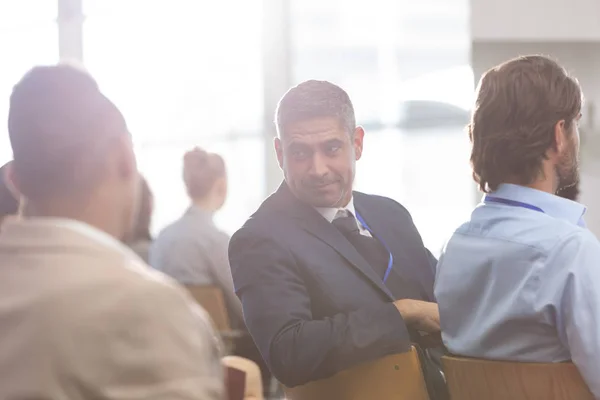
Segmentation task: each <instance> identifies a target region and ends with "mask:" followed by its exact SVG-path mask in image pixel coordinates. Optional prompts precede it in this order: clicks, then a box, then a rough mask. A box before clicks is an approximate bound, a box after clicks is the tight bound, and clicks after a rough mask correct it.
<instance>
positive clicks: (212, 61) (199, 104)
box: [83, 0, 262, 143]
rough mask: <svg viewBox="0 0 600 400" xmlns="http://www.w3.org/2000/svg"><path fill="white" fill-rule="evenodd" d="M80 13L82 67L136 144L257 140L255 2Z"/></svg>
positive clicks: (137, 5)
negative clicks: (113, 105) (238, 138)
mask: <svg viewBox="0 0 600 400" xmlns="http://www.w3.org/2000/svg"><path fill="white" fill-rule="evenodd" d="M231 9H236V10H237V11H236V12H235V13H231V12H230V10H231ZM84 10H85V12H86V23H85V28H84V29H85V34H84V46H83V47H84V60H85V64H86V66H87V68H88V69H89V70H90V72H91V73H92V74H93V75H94V76H95V77H96V79H97V80H98V82H99V84H100V85H101V87H102V89H103V90H104V91H105V92H106V94H107V95H108V96H109V97H111V99H113V100H114V101H115V102H116V103H117V104H118V106H119V107H120V108H121V109H122V111H123V112H124V113H125V115H126V116H127V120H128V123H129V125H130V128H131V130H132V133H133V135H134V138H135V139H136V141H138V142H140V143H150V142H152V143H167V142H172V141H189V140H190V139H191V140H196V139H198V138H201V137H204V138H209V137H222V136H224V135H234V136H239V135H247V134H253V133H255V132H256V130H257V129H258V127H259V126H260V123H261V117H262V114H261V113H262V100H261V99H262V86H261V69H260V67H261V58H260V57H261V52H260V35H261V30H260V17H261V9H260V8H259V7H257V3H256V2H250V1H244V0H223V1H218V2H204V1H197V0H169V1H166V0H161V1H156V0H153V1H148V0H120V1H114V0H110V1H105V0H87V1H84ZM96 13H97V14H96Z"/></svg>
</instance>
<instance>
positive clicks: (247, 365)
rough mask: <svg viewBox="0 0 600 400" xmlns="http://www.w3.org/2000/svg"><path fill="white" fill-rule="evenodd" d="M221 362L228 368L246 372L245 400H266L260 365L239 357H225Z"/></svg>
mask: <svg viewBox="0 0 600 400" xmlns="http://www.w3.org/2000/svg"><path fill="white" fill-rule="evenodd" d="M221 362H222V363H223V365H225V366H226V367H228V368H235V369H237V370H240V371H243V372H244V374H245V380H244V381H245V388H244V396H243V397H244V399H245V400H264V397H263V385H262V376H261V373H260V368H259V366H258V364H256V363H255V362H254V361H252V360H249V359H247V358H243V357H238V356H227V357H223V358H222V359H221Z"/></svg>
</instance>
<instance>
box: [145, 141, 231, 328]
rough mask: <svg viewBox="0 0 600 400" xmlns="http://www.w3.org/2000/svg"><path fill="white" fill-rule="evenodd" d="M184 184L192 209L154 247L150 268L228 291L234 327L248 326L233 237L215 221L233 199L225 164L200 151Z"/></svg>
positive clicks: (193, 154) (188, 156)
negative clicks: (235, 277)
mask: <svg viewBox="0 0 600 400" xmlns="http://www.w3.org/2000/svg"><path fill="white" fill-rule="evenodd" d="M183 181H184V183H185V187H186V190H187V193H188V196H189V197H190V202H191V205H190V207H189V208H188V209H187V211H186V212H185V213H184V214H183V216H182V217H181V218H179V219H178V220H177V221H175V222H173V223H172V224H171V225H169V226H167V227H166V228H164V229H163V230H162V231H161V232H160V233H159V235H158V236H157V238H156V240H155V241H154V243H153V245H152V247H151V248H150V255H149V261H150V265H151V266H152V267H154V268H156V269H157V270H159V271H161V272H164V273H165V274H167V275H169V276H171V277H173V278H174V279H175V280H177V281H178V282H180V283H182V284H184V285H215V286H218V287H220V288H222V289H223V294H224V296H225V300H226V303H227V308H228V311H229V315H230V318H231V320H232V321H231V323H232V326H234V327H236V328H237V327H240V326H243V322H242V308H241V304H240V301H239V300H238V299H237V297H236V296H235V294H234V292H233V281H232V278H231V272H230V270H229V262H228V259H227V248H228V245H229V236H228V235H227V234H225V233H224V232H222V231H220V230H219V229H218V228H217V226H216V225H215V223H214V221H213V215H214V214H215V212H217V211H218V210H219V209H221V207H223V204H225V200H226V198H227V173H226V171H225V161H223V158H222V157H221V156H219V155H218V154H214V153H208V152H206V151H204V150H202V149H200V148H198V147H196V148H194V149H192V150H190V151H188V152H186V153H185V155H184V156H183Z"/></svg>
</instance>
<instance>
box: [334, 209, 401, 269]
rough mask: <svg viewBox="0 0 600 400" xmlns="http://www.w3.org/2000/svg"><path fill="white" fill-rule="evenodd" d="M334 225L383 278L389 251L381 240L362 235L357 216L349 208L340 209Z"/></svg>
mask: <svg viewBox="0 0 600 400" xmlns="http://www.w3.org/2000/svg"><path fill="white" fill-rule="evenodd" d="M333 225H334V226H335V227H336V228H337V229H338V230H339V231H340V232H341V233H342V234H343V235H344V236H345V237H346V239H348V241H349V242H350V243H351V244H352V245H353V246H354V248H355V249H356V250H357V251H358V252H359V253H360V255H361V256H363V258H364V259H365V260H366V261H367V262H368V263H369V265H370V266H371V268H373V270H374V271H375V272H377V275H379V277H380V278H382V279H383V277H384V275H385V271H386V269H387V266H388V261H389V256H390V255H389V253H388V252H387V250H386V249H385V247H383V245H382V244H381V243H380V242H379V240H377V239H375V238H373V237H369V236H365V235H361V234H360V229H359V227H358V221H357V220H356V217H355V216H354V215H352V213H350V212H349V211H347V210H340V211H338V213H337V214H336V218H334V220H333Z"/></svg>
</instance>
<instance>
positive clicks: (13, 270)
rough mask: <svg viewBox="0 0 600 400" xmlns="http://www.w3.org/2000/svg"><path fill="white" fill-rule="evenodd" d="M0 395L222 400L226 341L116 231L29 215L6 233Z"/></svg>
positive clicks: (1, 237)
mask: <svg viewBox="0 0 600 400" xmlns="http://www.w3.org/2000/svg"><path fill="white" fill-rule="evenodd" d="M0 337H2V341H0V369H1V370H2V371H3V374H2V376H0V399H16V398H48V399H70V400H84V399H90V398H102V399H110V400H133V399H136V400H137V399H148V400H155V399H156V400H158V399H180V400H184V399H185V400H200V399H210V400H213V399H221V398H222V396H223V393H224V385H223V376H222V374H223V371H222V367H221V364H220V355H221V354H220V348H219V347H220V346H219V342H218V339H217V337H216V335H215V333H214V331H213V329H212V327H211V324H210V322H209V319H208V318H207V316H206V313H205V312H204V310H202V309H201V308H200V307H199V306H198V305H197V304H196V303H195V302H194V300H193V299H191V297H190V296H189V295H188V294H187V292H186V291H185V290H184V289H182V288H181V287H180V286H178V285H177V284H176V283H175V282H173V281H172V280H171V279H169V278H168V277H166V276H164V275H163V274H161V273H159V272H157V271H153V270H151V269H150V268H148V267H147V266H146V265H145V264H144V262H143V261H142V260H141V259H140V258H139V257H138V256H137V255H136V254H135V253H133V252H132V251H131V250H129V249H128V248H127V247H126V246H125V245H123V244H121V243H120V242H119V241H118V240H116V239H115V238H113V237H111V236H110V235H108V234H106V233H104V232H101V231H99V230H98V229H95V228H93V227H91V226H88V225H86V224H83V223H81V222H77V221H71V220H61V219H44V218H31V219H30V218H27V219H21V220H18V221H14V222H13V221H11V222H10V223H8V224H7V225H5V226H3V230H2V233H1V234H0Z"/></svg>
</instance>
